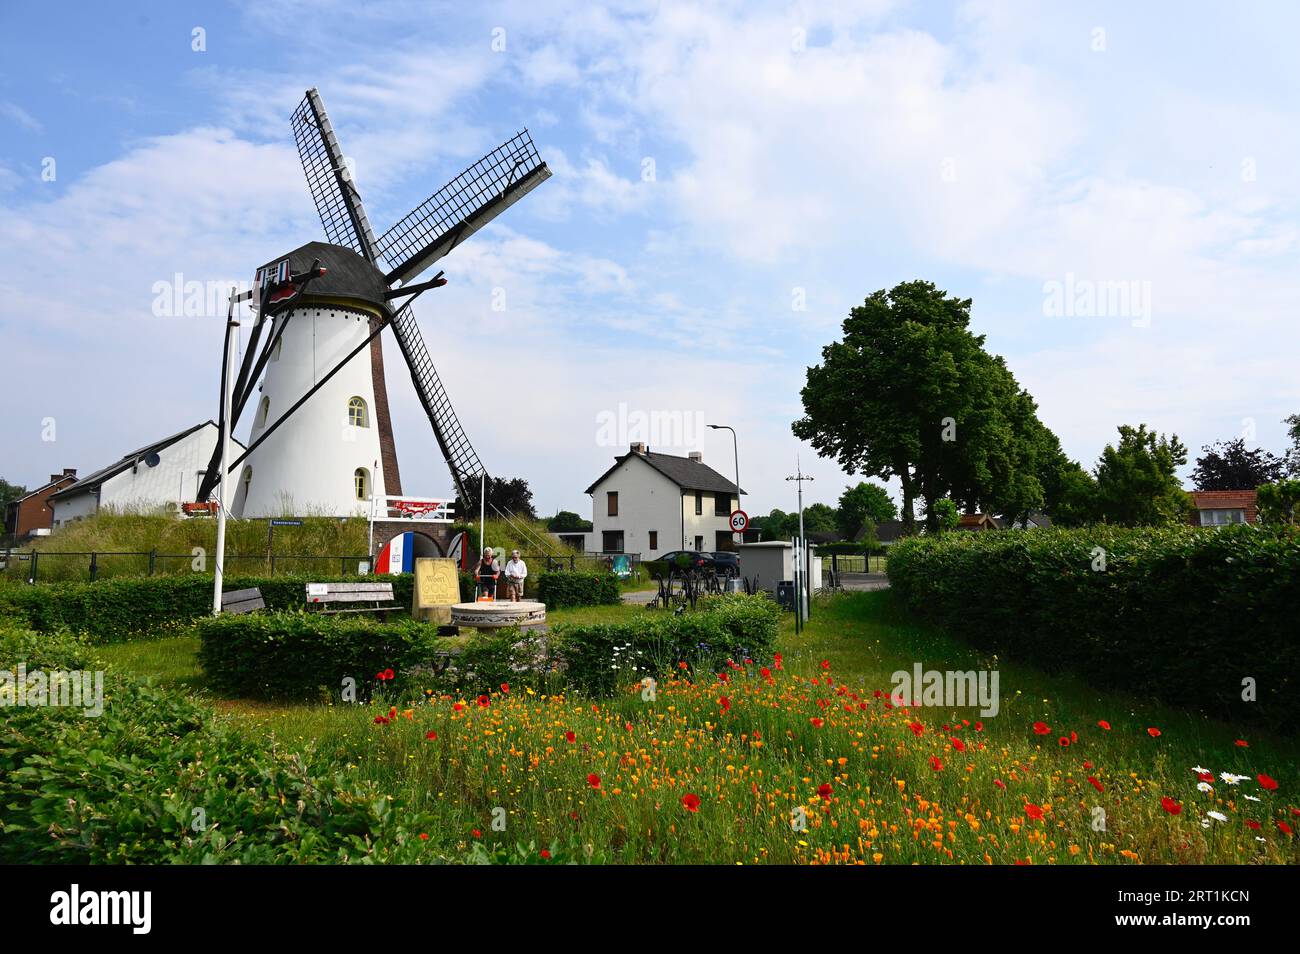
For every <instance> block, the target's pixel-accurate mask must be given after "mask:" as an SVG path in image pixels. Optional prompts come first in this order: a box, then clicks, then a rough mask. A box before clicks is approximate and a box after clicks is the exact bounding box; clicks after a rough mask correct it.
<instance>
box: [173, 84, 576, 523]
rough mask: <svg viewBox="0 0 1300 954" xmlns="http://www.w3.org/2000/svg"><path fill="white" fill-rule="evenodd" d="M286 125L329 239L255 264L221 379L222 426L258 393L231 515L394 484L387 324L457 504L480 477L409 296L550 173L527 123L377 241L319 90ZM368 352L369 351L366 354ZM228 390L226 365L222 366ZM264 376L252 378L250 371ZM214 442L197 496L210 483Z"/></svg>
mask: <svg viewBox="0 0 1300 954" xmlns="http://www.w3.org/2000/svg"><path fill="white" fill-rule="evenodd" d="M291 124H292V128H293V136H294V141H295V142H296V144H297V147H298V155H299V158H300V159H301V161H302V167H303V172H304V173H305V174H306V177H307V185H308V188H309V189H310V190H311V195H312V199H313V200H314V202H315V204H316V211H317V212H318V214H319V215H320V219H321V224H322V225H323V226H324V229H325V237H326V239H327V241H326V242H309V243H307V244H306V245H303V246H301V247H300V248H297V249H295V250H294V251H291V252H289V253H287V254H285V255H281V256H279V257H278V258H277V259H274V260H272V261H271V262H269V263H267V264H266V265H265V266H263V267H262V268H259V269H258V270H257V281H256V282H255V284H254V292H253V293H252V294H251V295H248V296H247V297H248V298H255V299H256V301H255V302H254V307H255V310H256V316H255V319H254V323H253V326H252V330H251V332H250V335H249V341H248V348H247V351H246V353H245V355H244V358H243V361H242V363H241V365H240V367H239V370H238V373H237V374H236V376H235V379H234V382H233V387H232V388H231V389H230V395H231V398H230V399H231V408H230V430H232V431H233V429H234V426H235V424H236V423H237V422H238V420H239V417H240V415H241V413H242V412H243V411H244V410H245V409H246V407H247V405H248V404H249V402H250V401H252V400H253V397H254V394H255V392H256V391H260V392H261V393H260V395H259V397H258V400H257V401H256V404H255V406H256V412H255V414H254V420H253V427H252V433H251V434H250V440H249V443H248V448H247V450H246V451H244V453H243V454H241V455H240V456H239V457H237V458H236V459H235V460H233V461H231V462H230V463H229V464H228V465H227V467H226V473H227V475H230V476H235V475H236V474H238V477H237V478H236V482H235V486H234V496H233V501H234V503H233V505H232V507H231V510H232V512H233V513H234V515H235V516H278V515H281V514H282V513H284V512H285V511H286V510H292V508H294V507H298V508H305V509H303V510H299V512H305V511H306V510H313V511H320V510H324V511H325V512H332V513H336V514H339V515H346V514H349V513H357V512H360V510H361V509H362V508H363V507H368V506H369V500H370V498H372V497H383V496H385V495H398V494H401V493H402V490H401V478H400V475H399V472H398V467H397V454H396V449H395V445H394V441H393V432H392V424H391V421H390V419H389V412H388V396H387V391H386V388H385V384H384V366H383V351H382V345H381V340H380V332H382V331H383V329H384V328H385V327H391V328H392V329H393V336H394V337H395V338H396V339H397V346H398V348H399V349H400V351H401V354H402V358H403V360H404V361H405V362H406V366H407V368H408V370H409V371H410V373H411V381H412V383H413V384H414V385H415V391H416V394H417V395H418V397H419V399H420V404H421V405H422V406H423V408H424V411H425V414H426V415H427V416H428V418H429V423H430V424H431V425H432V427H433V433H434V439H435V440H436V442H437V445H438V449H439V452H440V453H441V454H442V457H443V460H444V461H445V462H446V465H447V468H448V470H449V471H450V473H451V479H452V483H453V485H454V486H455V488H456V490H457V492H458V493H459V494H460V497H461V499H462V500H464V499H468V495H467V493H466V491H467V489H469V488H472V487H474V486H475V485H476V484H477V482H478V480H479V478H480V477H482V476H485V475H486V470H485V468H484V467H483V463H482V461H481V460H480V459H479V456H478V454H477V453H476V452H475V450H474V447H473V445H471V444H470V441H469V438H468V436H466V434H465V429H464V427H462V425H461V422H460V419H459V418H458V417H457V416H456V412H455V410H454V409H453V408H452V404H451V400H450V398H449V397H448V396H447V392H446V389H445V388H444V387H443V384H442V381H441V379H440V378H439V377H438V372H437V371H436V370H435V368H434V364H433V358H432V357H431V355H430V353H429V349H428V348H427V347H426V345H425V342H424V338H423V336H422V335H421V334H420V329H419V326H418V325H417V324H416V321H415V314H414V312H413V310H412V308H411V303H412V302H413V301H414V300H415V298H416V297H418V296H419V295H420V294H422V293H423V292H425V291H427V290H429V289H432V288H437V287H439V286H441V285H445V284H446V280H445V279H444V278H443V277H442V275H443V273H442V272H438V273H437V274H436V275H434V276H433V277H432V278H431V279H428V280H425V281H422V282H416V281H415V279H417V278H419V277H420V276H421V275H422V274H424V273H425V272H426V271H427V270H428V269H429V267H430V266H431V265H433V264H434V263H435V262H437V261H438V260H439V259H441V258H442V257H443V256H445V255H447V254H448V253H449V252H451V251H452V250H453V249H454V248H455V247H456V246H457V245H459V244H460V243H461V242H463V241H464V240H465V239H467V238H469V236H471V235H473V234H474V233H475V232H477V231H478V230H479V229H481V228H482V227H483V226H485V225H487V224H488V223H489V222H491V221H492V220H493V219H494V218H496V217H497V216H498V215H500V214H501V213H502V212H504V211H505V210H506V209H507V208H509V207H510V206H511V205H513V204H514V203H515V202H517V201H519V199H521V198H522V197H523V196H525V195H527V194H528V193H529V192H531V191H532V190H533V189H534V188H536V187H537V186H538V185H539V184H540V183H542V182H543V181H544V180H546V179H547V178H549V177H550V175H551V172H550V170H549V169H548V168H547V166H546V163H544V162H542V160H541V157H540V156H539V155H538V153H537V149H536V148H535V147H534V145H533V142H532V139H531V137H530V136H529V135H528V131H527V130H524V131H523V132H520V133H518V134H517V135H515V136H512V137H511V138H510V139H508V140H506V141H505V142H504V143H502V144H501V145H500V146H497V147H496V148H495V149H493V150H492V151H491V152H489V153H488V154H487V155H485V156H484V157H483V158H481V159H479V160H478V161H477V162H475V163H474V164H473V165H471V166H470V167H469V168H467V169H466V170H465V171H463V172H462V173H461V174H460V175H458V176H456V177H455V178H454V179H452V180H451V181H450V182H448V183H447V184H446V185H445V186H443V187H442V188H441V189H439V190H438V191H437V192H435V193H434V194H433V195H431V196H430V197H429V198H428V199H426V200H425V201H424V202H422V203H420V205H418V206H416V207H415V208H414V209H413V210H411V212H409V213H408V214H407V215H405V216H404V217H403V218H401V219H400V220H399V221H398V222H397V223H396V224H394V225H393V226H392V228H390V229H389V230H388V231H387V232H385V233H383V234H382V235H381V236H379V237H378V238H376V237H375V235H374V233H373V232H372V230H371V227H370V221H369V218H368V217H367V215H366V210H365V207H364V206H363V205H362V204H361V196H360V194H359V193H358V191H357V189H356V186H355V184H354V183H353V181H352V177H351V174H350V172H349V170H348V167H347V165H346V163H345V161H344V157H343V153H342V150H341V149H340V148H339V144H338V139H337V138H336V137H335V135H334V130H333V127H332V126H331V125H330V121H329V117H328V116H327V115H326V113H325V107H324V105H323V104H322V103H321V98H320V94H319V93H318V92H317V91H316V90H315V89H310V90H308V91H307V94H306V96H305V97H304V99H303V101H302V103H301V104H300V105H299V106H298V108H297V109H296V110H295V111H294V113H293V116H292V119H291ZM365 352H368V354H363V353H365ZM222 373H223V394H224V393H225V385H226V383H227V380H228V379H227V378H226V375H228V374H229V373H230V369H229V368H228V367H224V366H223V372H222ZM263 373H265V377H264V378H263V380H262V384H261V385H260V386H259V385H257V381H258V379H259V378H261V377H262V376H263ZM220 455H221V450H220V448H218V449H217V450H216V451H215V452H214V454H213V458H212V461H211V462H210V464H209V465H208V468H207V471H206V472H205V475H204V479H203V481H202V482H201V484H200V487H199V493H198V500H199V501H204V500H207V499H208V497H209V495H210V494H211V493H212V490H213V488H214V487H215V486H216V483H217V480H218V477H219V471H220V469H221V463H220Z"/></svg>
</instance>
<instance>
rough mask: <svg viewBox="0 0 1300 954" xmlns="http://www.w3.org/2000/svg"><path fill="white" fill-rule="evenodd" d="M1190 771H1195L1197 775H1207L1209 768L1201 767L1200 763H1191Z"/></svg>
mask: <svg viewBox="0 0 1300 954" xmlns="http://www.w3.org/2000/svg"><path fill="white" fill-rule="evenodd" d="M1192 771H1193V772H1195V773H1196V774H1197V775H1209V774H1210V770H1209V769H1207V768H1203V767H1201V766H1200V765H1193V766H1192Z"/></svg>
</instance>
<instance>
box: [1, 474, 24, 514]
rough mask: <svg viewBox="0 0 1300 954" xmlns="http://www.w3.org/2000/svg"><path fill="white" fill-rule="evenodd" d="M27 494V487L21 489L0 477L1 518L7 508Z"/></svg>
mask: <svg viewBox="0 0 1300 954" xmlns="http://www.w3.org/2000/svg"><path fill="white" fill-rule="evenodd" d="M25 493H27V488H26V487H21V486H19V485H18V484H11V483H9V481H7V480H5V479H4V478H3V477H0V516H3V514H4V510H5V507H7V506H8V505H9V504H11V503H13V502H14V501H15V500H17V499H18V498H19V497H21V496H23V495H24V494H25Z"/></svg>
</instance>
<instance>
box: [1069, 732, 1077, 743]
mask: <svg viewBox="0 0 1300 954" xmlns="http://www.w3.org/2000/svg"><path fill="white" fill-rule="evenodd" d="M1070 741H1071V742H1078V741H1079V733H1078V732H1071V733H1070Z"/></svg>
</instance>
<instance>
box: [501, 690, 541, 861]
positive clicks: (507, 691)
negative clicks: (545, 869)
mask: <svg viewBox="0 0 1300 954" xmlns="http://www.w3.org/2000/svg"><path fill="white" fill-rule="evenodd" d="M501 691H502V693H504V694H506V695H509V694H510V683H508V682H503V683H501ZM547 857H548V858H549V857H550V856H549V855H547Z"/></svg>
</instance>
